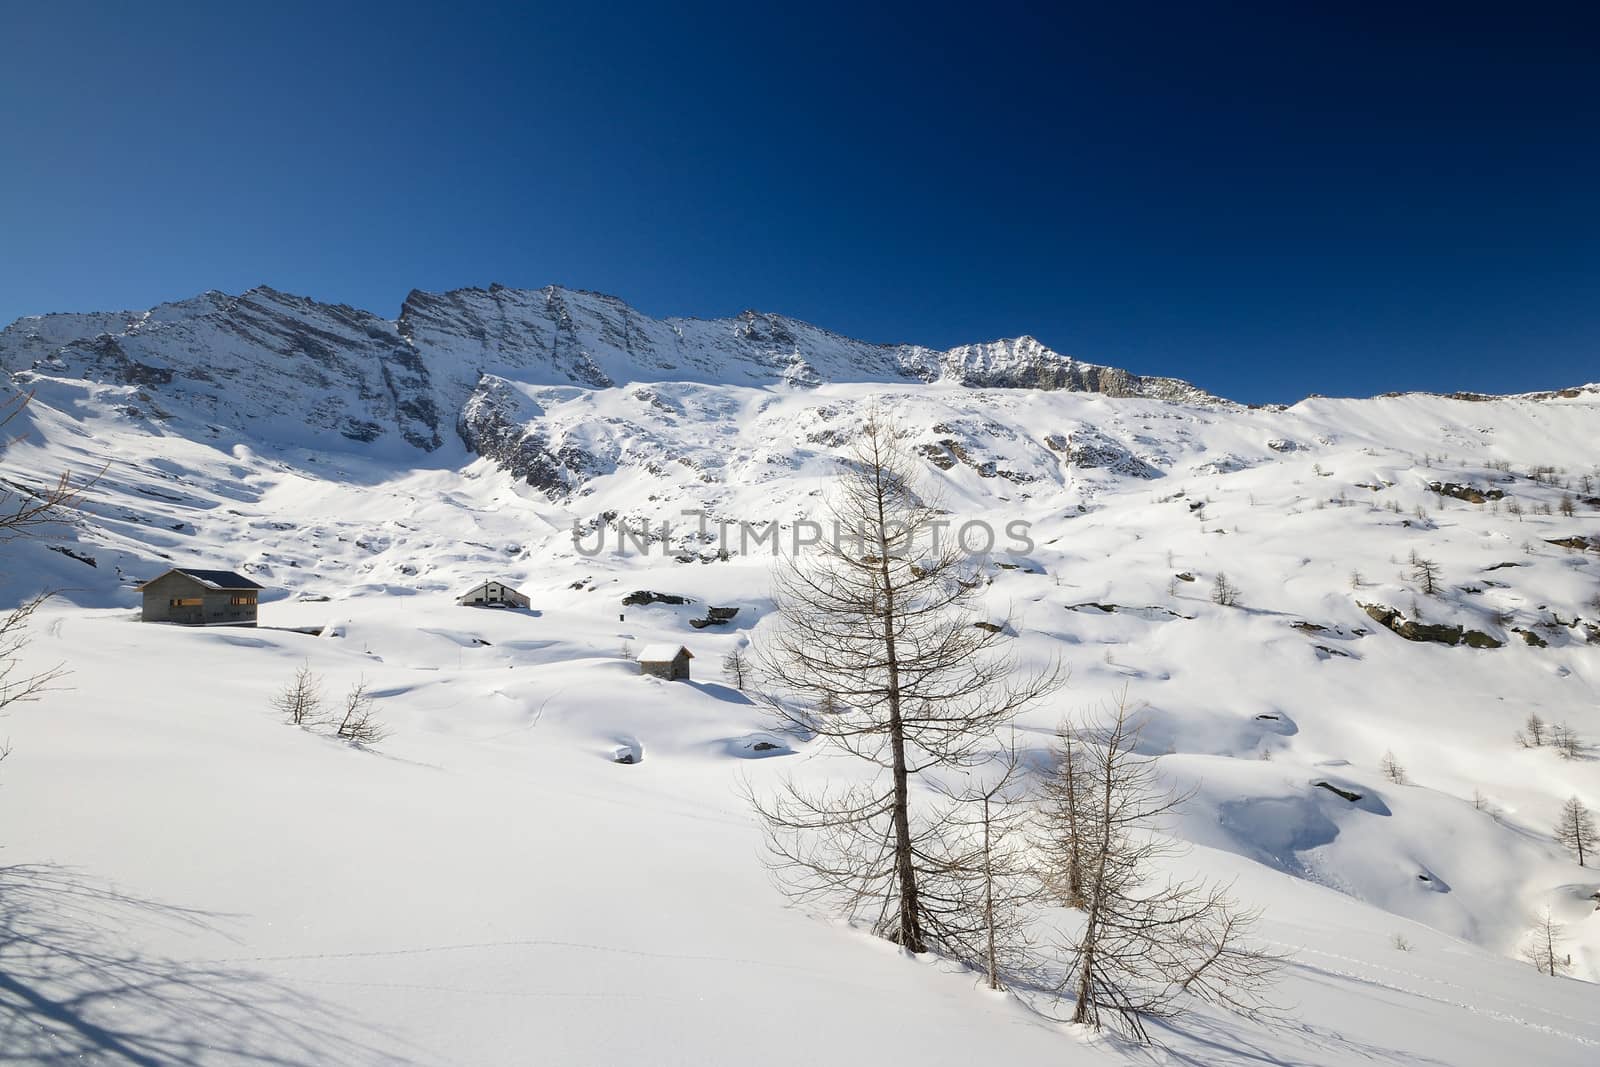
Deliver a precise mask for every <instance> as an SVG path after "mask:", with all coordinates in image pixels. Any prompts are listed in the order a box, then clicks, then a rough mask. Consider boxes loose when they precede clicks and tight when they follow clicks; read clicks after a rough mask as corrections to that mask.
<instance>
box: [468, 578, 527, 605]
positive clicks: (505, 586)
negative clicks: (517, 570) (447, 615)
mask: <svg viewBox="0 0 1600 1067" xmlns="http://www.w3.org/2000/svg"><path fill="white" fill-rule="evenodd" d="M491 585H498V586H499V587H500V588H502V589H509V590H511V591H512V592H513V593H516V594H517V595H518V596H521V595H522V590H520V589H518V588H517V587H516V586H514V585H512V584H511V583H510V582H503V581H500V580H499V579H497V578H491V579H489V580H488V581H487V582H479V583H478V584H477V585H475V586H473V587H472V588H471V589H468V590H467V591H466V592H465V593H462V594H461V597H458V598H457V599H458V600H459V599H461V598H463V597H469V596H471V595H472V594H473V593H476V592H477V591H478V590H480V589H487V588H488V587H489V586H491Z"/></svg>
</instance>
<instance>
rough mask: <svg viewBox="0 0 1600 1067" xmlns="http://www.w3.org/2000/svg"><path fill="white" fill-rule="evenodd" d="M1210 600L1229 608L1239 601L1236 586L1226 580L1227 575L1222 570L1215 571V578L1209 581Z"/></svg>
mask: <svg viewBox="0 0 1600 1067" xmlns="http://www.w3.org/2000/svg"><path fill="white" fill-rule="evenodd" d="M1211 602H1212V603H1213V604H1220V605H1222V606H1223V607H1225V608H1231V607H1233V606H1234V605H1235V604H1237V603H1238V602H1239V589H1238V587H1237V586H1235V585H1234V584H1233V583H1232V582H1230V581H1228V576H1227V575H1226V574H1224V573H1223V572H1222V571H1218V572H1217V577H1216V580H1215V581H1214V582H1212V583H1211Z"/></svg>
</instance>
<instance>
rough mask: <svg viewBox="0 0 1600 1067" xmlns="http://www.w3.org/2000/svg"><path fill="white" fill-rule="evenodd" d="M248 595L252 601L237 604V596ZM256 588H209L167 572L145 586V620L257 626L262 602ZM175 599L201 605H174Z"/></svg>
mask: <svg viewBox="0 0 1600 1067" xmlns="http://www.w3.org/2000/svg"><path fill="white" fill-rule="evenodd" d="M244 595H248V596H249V597H250V599H251V603H249V604H235V603H233V598H234V597H235V596H244ZM257 596H258V594H257V592H256V591H255V590H250V591H249V592H248V593H243V592H239V593H230V592H226V591H219V590H216V589H211V588H208V587H207V586H205V585H203V584H201V583H200V582H197V581H195V580H194V579H193V578H188V577H185V576H184V575H181V574H166V575H163V576H162V577H160V578H157V579H156V580H155V581H154V582H152V583H150V584H149V585H147V586H145V588H144V608H143V611H142V612H141V613H140V618H141V619H143V620H144V621H145V622H173V623H179V624H182V625H185V626H218V625H231V626H254V625H255V624H256V612H257V607H258V605H257V604H256V603H255V600H256V597H257ZM174 600H195V601H199V603H197V604H182V605H176V606H174V605H173V603H172V601H174Z"/></svg>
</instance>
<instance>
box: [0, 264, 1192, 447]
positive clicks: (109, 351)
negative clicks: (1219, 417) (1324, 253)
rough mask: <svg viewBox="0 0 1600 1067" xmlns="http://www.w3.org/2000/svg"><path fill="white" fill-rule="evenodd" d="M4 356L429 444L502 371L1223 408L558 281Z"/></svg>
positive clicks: (1020, 349)
mask: <svg viewBox="0 0 1600 1067" xmlns="http://www.w3.org/2000/svg"><path fill="white" fill-rule="evenodd" d="M0 368H4V369H6V370H10V371H13V372H24V373H26V374H28V375H30V376H32V375H38V376H44V377H60V378H69V379H78V380H84V381H90V382H96V383H103V384H109V385H124V386H133V387H137V388H138V389H139V390H140V393H141V394H142V395H143V397H144V398H145V399H143V401H142V403H143V407H142V408H141V407H139V406H138V405H129V410H130V411H135V410H137V411H139V412H140V413H142V414H144V415H146V416H148V417H152V418H157V419H161V418H165V417H168V416H169V415H170V414H171V413H174V412H178V411H185V410H186V411H189V412H193V413H194V414H195V415H196V416H197V417H199V418H200V419H202V420H204V421H213V422H220V423H224V424H234V425H237V424H244V423H250V422H253V421H256V420H257V419H259V418H261V417H262V412H263V410H265V411H268V412H270V411H274V410H278V409H280V408H281V406H282V402H283V401H284V400H286V399H287V400H290V401H291V407H292V409H293V410H295V411H296V412H299V413H303V416H304V422H305V423H306V424H307V425H309V426H311V427H313V428H315V429H317V430H321V431H324V432H328V433H335V434H339V435H342V436H344V437H347V438H352V439H355V440H361V441H376V440H383V439H388V438H397V439H398V440H399V441H402V442H404V443H405V444H407V445H409V446H411V447H413V448H416V449H420V450H422V451H432V450H434V449H437V448H439V447H440V446H441V444H442V443H443V441H444V439H445V437H446V435H448V434H450V433H451V432H452V429H453V424H454V423H455V421H456V419H457V416H458V414H459V413H460V412H461V410H462V408H463V406H464V405H465V404H466V403H467V401H468V399H469V398H470V397H471V396H472V394H473V392H474V390H475V389H476V388H477V387H478V385H479V383H480V382H481V381H482V380H483V378H484V376H486V375H489V376H494V377H499V378H506V379H509V380H512V381H516V382H519V383H522V384H527V385H545V386H556V385H576V386H583V387H588V388H608V387H611V386H616V385H623V384H628V383H632V382H659V381H689V382H699V383H704V384H721V383H727V384H735V385H756V386H761V385H771V384H777V383H786V384H791V385H797V386H814V385H818V384H821V383H824V382H922V383H933V382H947V383H955V384H960V385H965V386H971V387H974V388H987V387H1006V388H1030V389H1064V390H1073V391H1087V392H1098V393H1105V394H1107V395H1111V396H1148V397H1157V398H1161V399H1169V400H1182V401H1185V402H1191V403H1216V402H1217V400H1216V398H1214V397H1212V396H1210V395H1209V394H1207V393H1205V392H1204V391H1203V390H1201V389H1198V388H1196V387H1194V386H1192V385H1190V384H1188V383H1187V382H1181V381H1177V380H1175V379H1170V378H1146V377H1140V376H1139V375H1136V374H1131V373H1129V372H1127V371H1124V370H1119V369H1116V368H1112V367H1102V366H1097V365H1094V364H1089V363H1082V362H1079V361H1078V360H1075V359H1073V358H1071V357H1070V356H1063V355H1061V354H1059V353H1056V352H1053V351H1051V350H1050V349H1049V348H1047V347H1046V346H1044V345H1043V344H1041V343H1039V342H1038V341H1037V340H1035V339H1034V338H1032V337H1017V338H1011V339H1007V340H1000V341H993V342H988V343H985V344H971V345H962V346H960V347H957V348H952V349H949V350H947V351H942V352H941V351H936V350H933V349H929V348H924V347H921V346H918V345H881V344H869V343H867V342H863V341H855V340H851V339H850V338H846V337H842V336H840V335H838V334H835V333H831V332H829V331H827V330H823V329H820V328H818V327H815V326H812V325H810V324H808V323H804V322H800V321H798V320H796V319H791V318H787V317H785V316H782V315H772V314H766V313H762V312H755V311H747V312H745V313H744V314H742V315H739V316H737V317H735V318H731V319H692V318H668V319H653V318H650V317H649V316H646V315H643V314H641V313H640V312H638V311H637V310H635V309H634V308H632V307H629V306H628V305H627V304H626V303H624V302H623V301H621V300H618V299H616V298H615V297H610V296H605V295H602V294H598V293H590V292H581V291H575V290H569V289H562V288H559V287H555V286H550V287H547V288H544V289H538V290H522V289H508V288H506V287H504V286H498V285H496V286H491V287H490V288H488V289H458V290H454V291H452V292H447V293H438V294H435V293H424V292H421V291H414V292H412V293H411V294H410V295H409V296H408V297H407V298H406V300H405V303H404V305H403V306H402V307H401V309H400V315H399V317H398V318H397V319H394V320H388V319H384V318H381V317H379V316H377V315H374V314H372V313H370V312H366V311H361V310H359V309H356V308H351V307H348V306H344V305H331V304H323V303H319V302H317V301H315V300H311V299H308V298H306V297H299V296H292V295H290V294H287V293H281V292H278V291H277V290H274V289H271V288H268V287H265V286H263V287H259V288H256V289H252V290H250V291H249V292H246V293H244V294H241V295H239V296H229V295H226V294H223V293H218V292H208V293H203V294H201V295H199V296H196V297H193V298H190V299H188V300H181V301H177V302H174V303H168V304H162V305H159V306H158V307H155V308H152V309H150V310H149V311H144V312H116V313H93V314H55V315H44V316H36V317H28V318H23V319H19V320H18V321H17V322H15V323H13V324H11V325H10V326H9V327H7V328H6V329H5V330H4V331H0Z"/></svg>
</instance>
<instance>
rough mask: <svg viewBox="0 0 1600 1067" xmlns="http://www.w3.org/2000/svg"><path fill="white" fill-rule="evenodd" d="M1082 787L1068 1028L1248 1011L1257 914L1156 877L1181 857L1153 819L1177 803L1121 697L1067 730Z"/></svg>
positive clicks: (1254, 979) (1266, 965)
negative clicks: (1079, 918) (1077, 930)
mask: <svg viewBox="0 0 1600 1067" xmlns="http://www.w3.org/2000/svg"><path fill="white" fill-rule="evenodd" d="M1072 732H1073V735H1074V737H1075V740H1076V746H1075V749H1076V751H1078V752H1079V754H1080V756H1081V759H1080V762H1079V763H1078V764H1077V766H1076V767H1075V769H1074V770H1073V772H1072V773H1073V774H1074V776H1075V782H1076V784H1075V786H1074V788H1076V789H1081V790H1083V795H1084V800H1083V803H1084V807H1085V810H1086V812H1087V819H1086V822H1085V823H1081V824H1080V831H1079V832H1080V833H1085V834H1086V835H1087V839H1086V841H1085V842H1084V844H1083V846H1082V854H1083V862H1084V869H1083V872H1082V878H1083V886H1082V888H1083V896H1084V905H1083V913H1084V917H1083V929H1082V932H1081V934H1079V935H1078V938H1077V942H1076V945H1075V946H1074V949H1075V951H1074V955H1073V960H1072V966H1071V969H1070V972H1069V984H1070V986H1071V991H1072V994H1073V997H1074V1005H1073V1014H1072V1021H1073V1022H1075V1023H1080V1024H1085V1025H1089V1026H1093V1027H1095V1028H1099V1027H1100V1026H1102V1025H1104V1024H1105V1023H1107V1022H1110V1023H1111V1024H1113V1025H1115V1026H1116V1027H1117V1028H1119V1029H1121V1030H1122V1031H1123V1032H1124V1033H1126V1034H1128V1035H1129V1036H1131V1037H1133V1038H1135V1039H1137V1040H1140V1041H1148V1040H1149V1034H1148V1032H1147V1030H1146V1028H1145V1021H1146V1020H1147V1019H1151V1018H1170V1017H1172V1016H1175V1015H1178V1014H1181V1013H1182V1012H1183V1011H1184V1010H1185V1008H1186V1007H1188V1006H1189V1005H1191V1004H1192V1003H1194V1002H1196V1001H1201V1002H1206V1003H1211V1004H1214V1005H1218V1006H1220V1007H1223V1008H1225V1009H1227V1010H1230V1011H1235V1012H1239V1013H1241V1014H1245V1015H1257V1014H1260V1013H1261V1012H1262V1011H1263V1009H1264V1008H1265V1004H1264V999H1263V998H1264V996H1265V993H1266V990H1267V988H1268V985H1269V984H1270V981H1271V976H1272V972H1273V970H1274V969H1275V968H1276V966H1277V964H1278V962H1279V958H1278V957H1277V956H1275V955H1273V954H1271V953H1269V952H1266V951H1264V950H1262V949H1260V948H1258V947H1255V946H1253V945H1252V944H1250V940H1249V939H1250V934H1251V929H1252V927H1253V925H1254V923H1255V921H1256V918H1257V914H1258V913H1257V912H1254V911H1248V910H1242V909H1241V908H1240V907H1239V906H1238V904H1236V903H1235V902H1234V900H1233V899H1232V898H1231V897H1230V895H1229V892H1228V888H1227V887H1226V886H1224V885H1219V884H1214V883H1208V882H1205V881H1202V880H1199V879H1184V878H1177V877H1173V876H1171V875H1170V874H1162V873H1161V868H1162V867H1163V866H1164V865H1165V864H1166V863H1167V862H1168V861H1169V860H1171V859H1173V858H1175V857H1177V856H1179V855H1181V854H1182V849H1181V847H1180V846H1178V845H1177V844H1175V843H1174V842H1172V841H1171V839H1170V838H1167V837H1166V836H1164V834H1163V833H1162V832H1161V831H1162V830H1163V823H1164V822H1165V821H1166V819H1167V818H1168V817H1169V816H1171V815H1172V814H1173V812H1174V811H1175V810H1176V809H1177V808H1178V807H1179V806H1180V805H1181V804H1182V803H1183V802H1184V801H1186V800H1187V799H1188V797H1189V794H1186V793H1177V792H1173V791H1170V790H1168V789H1165V788H1163V787H1162V786H1161V784H1160V781H1159V777H1158V774H1157V769H1156V759H1155V757H1150V756H1142V755H1140V754H1139V753H1138V751H1137V749H1138V741H1139V727H1138V726H1137V725H1136V724H1135V723H1133V722H1132V721H1131V720H1130V716H1129V707H1128V702H1127V697H1126V694H1124V695H1123V696H1122V697H1121V698H1119V699H1118V700H1117V701H1116V702H1115V704H1114V705H1113V706H1112V708H1111V709H1110V711H1109V713H1107V714H1106V715H1104V716H1102V717H1101V718H1100V721H1098V722H1091V723H1089V724H1087V725H1084V726H1079V727H1077V728H1075V729H1073V730H1072Z"/></svg>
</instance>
